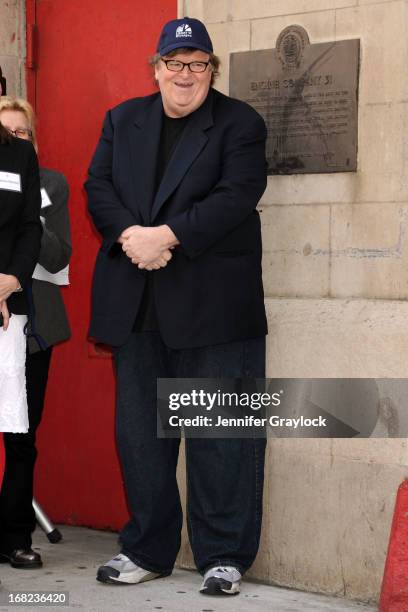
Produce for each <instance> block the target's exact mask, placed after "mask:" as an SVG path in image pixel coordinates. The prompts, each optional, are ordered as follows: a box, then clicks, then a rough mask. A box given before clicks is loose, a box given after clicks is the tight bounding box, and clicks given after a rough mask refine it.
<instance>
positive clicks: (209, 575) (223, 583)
mask: <svg viewBox="0 0 408 612" xmlns="http://www.w3.org/2000/svg"><path fill="white" fill-rule="evenodd" d="M241 578H242V576H241V574H240V572H239V571H238V570H237V568H236V567H231V566H229V565H219V566H217V567H212V568H211V569H209V570H208V571H207V572H205V574H204V580H203V584H202V585H201V588H200V593H204V594H205V595H224V594H225V595H238V593H239V591H240V585H241Z"/></svg>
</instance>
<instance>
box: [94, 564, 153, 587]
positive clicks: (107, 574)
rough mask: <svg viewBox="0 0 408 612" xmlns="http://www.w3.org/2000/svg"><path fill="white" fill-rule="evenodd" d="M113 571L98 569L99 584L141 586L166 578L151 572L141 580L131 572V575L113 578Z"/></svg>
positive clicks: (109, 568) (107, 568) (108, 568)
mask: <svg viewBox="0 0 408 612" xmlns="http://www.w3.org/2000/svg"><path fill="white" fill-rule="evenodd" d="M112 569H113V568H111V567H106V568H105V567H100V568H99V569H98V573H97V575H96V579H97V580H98V581H99V582H102V583H104V584H116V585H119V584H140V583H141V582H147V581H149V580H154V579H155V578H164V576H163V575H162V574H155V573H153V572H150V573H149V574H147V575H146V576H143V578H140V577H139V576H137V575H136V572H129V573H127V574H126V573H125V574H122V575H120V574H118V575H117V576H112Z"/></svg>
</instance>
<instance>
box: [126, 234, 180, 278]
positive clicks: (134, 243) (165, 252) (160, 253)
mask: <svg viewBox="0 0 408 612" xmlns="http://www.w3.org/2000/svg"><path fill="white" fill-rule="evenodd" d="M118 242H120V243H121V244H122V249H123V251H124V252H125V253H126V255H127V256H128V257H129V259H130V260H131V261H132V263H134V264H135V265H137V266H138V267H139V268H140V269H146V270H158V269H159V268H163V267H164V266H166V265H167V263H168V262H169V261H170V259H171V257H172V254H171V251H170V249H171V248H172V247H174V246H175V245H176V244H179V241H178V240H177V238H176V236H175V235H174V233H173V232H172V231H171V229H170V228H169V227H168V226H167V225H160V226H159V227H142V226H141V225H132V226H131V227H128V228H127V229H125V230H124V231H123V232H122V234H121V235H120V236H119V239H118Z"/></svg>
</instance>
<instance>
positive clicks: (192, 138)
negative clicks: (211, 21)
mask: <svg viewBox="0 0 408 612" xmlns="http://www.w3.org/2000/svg"><path fill="white" fill-rule="evenodd" d="M193 115H194V116H192V117H191V121H189V122H188V123H187V125H186V127H185V128H184V131H183V133H182V135H181V138H180V140H179V142H178V144H177V147H176V149H175V151H174V153H173V155H172V157H171V159H170V161H169V163H168V165H167V168H166V171H165V173H164V176H163V179H162V182H161V183H160V187H159V189H158V190H157V194H156V197H155V199H154V202H153V207H152V212H151V221H152V222H153V221H154V219H155V218H156V217H157V215H158V213H159V211H160V209H161V207H162V206H163V204H164V203H165V202H166V200H167V199H168V198H169V197H170V196H171V194H172V193H173V192H174V191H175V189H176V188H177V187H178V185H179V184H180V182H181V181H182V179H183V177H184V175H185V174H186V172H187V170H188V169H189V168H190V166H191V164H192V163H193V162H194V160H195V159H196V158H197V157H198V155H199V154H200V152H201V151H202V149H203V147H204V146H205V144H206V143H207V141H208V136H207V134H206V133H205V130H207V129H208V128H209V127H211V126H212V125H213V116H212V91H211V90H210V91H209V94H208V96H207V98H206V100H205V102H204V103H203V104H202V106H200V107H199V108H198V109H197V110H196V111H195V112H194V113H193ZM159 138H160V136H159Z"/></svg>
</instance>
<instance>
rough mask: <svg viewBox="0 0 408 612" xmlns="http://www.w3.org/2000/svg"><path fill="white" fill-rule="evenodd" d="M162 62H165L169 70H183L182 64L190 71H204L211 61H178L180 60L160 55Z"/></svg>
mask: <svg viewBox="0 0 408 612" xmlns="http://www.w3.org/2000/svg"><path fill="white" fill-rule="evenodd" d="M160 59H161V61H162V62H164V63H165V64H166V68H167V70H171V72H182V71H183V70H184V66H187V67H188V69H189V70H190V71H191V72H205V71H206V70H207V66H209V64H210V63H211V62H180V60H172V59H168V60H165V59H163V58H162V57H161V58H160Z"/></svg>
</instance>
